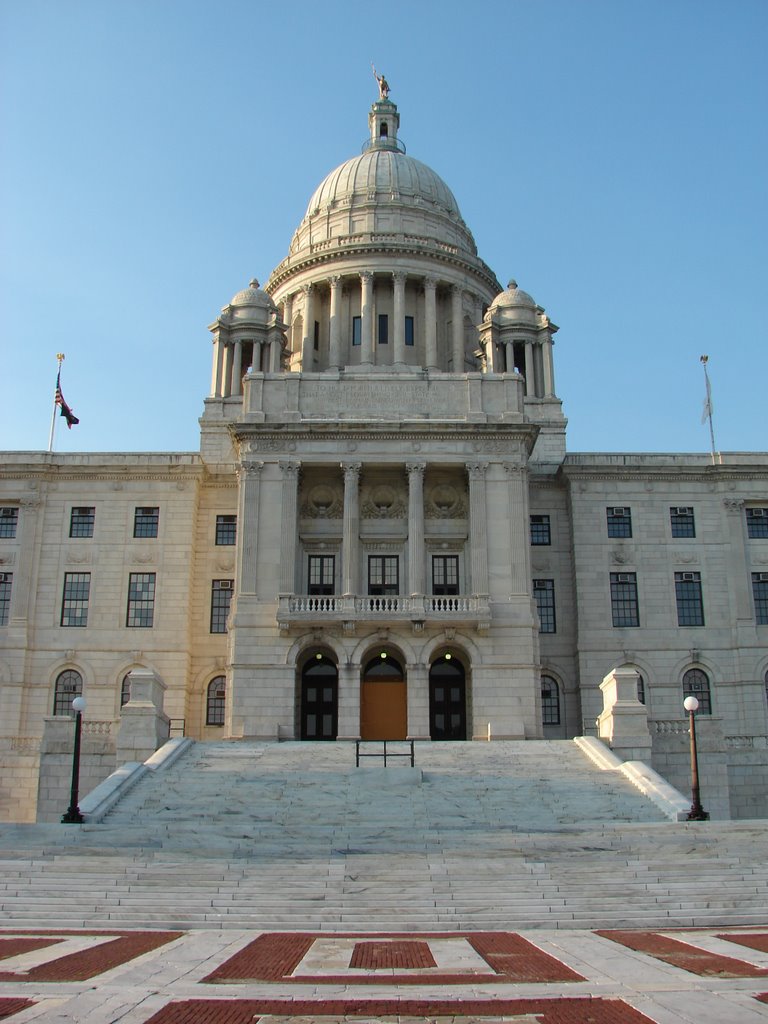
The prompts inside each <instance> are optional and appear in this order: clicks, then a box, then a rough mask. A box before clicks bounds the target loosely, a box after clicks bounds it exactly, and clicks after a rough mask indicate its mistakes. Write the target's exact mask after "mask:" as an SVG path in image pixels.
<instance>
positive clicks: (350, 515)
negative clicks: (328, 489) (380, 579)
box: [341, 462, 362, 597]
mask: <svg viewBox="0 0 768 1024" xmlns="http://www.w3.org/2000/svg"><path fill="white" fill-rule="evenodd" d="M341 468H342V470H343V472H344V525H343V537H342V542H341V569H342V581H343V593H344V596H345V597H350V596H352V595H354V594H356V593H357V592H358V587H359V583H360V570H359V565H358V563H359V552H360V470H361V468H362V467H361V464H360V463H359V462H343V463H342V464H341Z"/></svg>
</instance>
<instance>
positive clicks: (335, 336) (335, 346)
mask: <svg viewBox="0 0 768 1024" xmlns="http://www.w3.org/2000/svg"><path fill="white" fill-rule="evenodd" d="M328 283H329V284H330V286H331V319H330V324H329V327H330V336H329V341H330V358H329V361H328V365H329V366H331V367H334V368H335V367H339V366H341V278H340V277H339V276H338V274H335V275H334V276H333V277H329V278H328Z"/></svg>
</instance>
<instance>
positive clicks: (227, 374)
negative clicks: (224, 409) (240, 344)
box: [221, 345, 233, 398]
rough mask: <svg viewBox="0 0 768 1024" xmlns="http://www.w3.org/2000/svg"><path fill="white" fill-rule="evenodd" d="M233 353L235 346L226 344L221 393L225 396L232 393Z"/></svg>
mask: <svg viewBox="0 0 768 1024" xmlns="http://www.w3.org/2000/svg"><path fill="white" fill-rule="evenodd" d="M232 355H233V346H232V345H225V346H224V367H223V369H222V374H221V376H222V381H221V393H222V395H223V396H224V398H227V397H228V396H229V395H231V394H232Z"/></svg>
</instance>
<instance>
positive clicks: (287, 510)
mask: <svg viewBox="0 0 768 1024" xmlns="http://www.w3.org/2000/svg"><path fill="white" fill-rule="evenodd" d="M300 469H301V463H299V462H281V463H280V471H281V472H282V474H283V507H282V529H281V533H280V593H281V594H293V593H294V592H295V590H296V549H297V547H298V515H297V512H298V497H299V470H300Z"/></svg>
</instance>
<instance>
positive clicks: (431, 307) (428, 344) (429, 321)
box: [424, 277, 437, 370]
mask: <svg viewBox="0 0 768 1024" xmlns="http://www.w3.org/2000/svg"><path fill="white" fill-rule="evenodd" d="M424 362H425V365H426V366H427V367H428V368H430V369H433V370H434V369H437V281H435V279H434V278H433V277H425V278H424Z"/></svg>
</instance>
